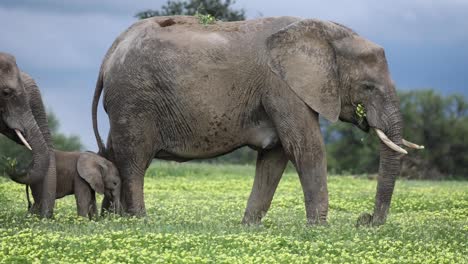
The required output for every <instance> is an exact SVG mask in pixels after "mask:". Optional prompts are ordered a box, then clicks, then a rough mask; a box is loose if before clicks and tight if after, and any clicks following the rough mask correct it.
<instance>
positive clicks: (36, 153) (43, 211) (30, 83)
mask: <svg viewBox="0 0 468 264" xmlns="http://www.w3.org/2000/svg"><path fill="white" fill-rule="evenodd" d="M0 116H1V117H0V133H2V134H3V135H5V136H7V137H8V138H10V139H11V140H13V141H15V142H17V143H18V144H22V145H25V146H27V147H28V148H29V149H31V150H32V158H33V160H32V164H31V166H30V170H29V172H28V174H27V176H26V177H25V181H27V183H28V184H36V185H38V195H37V197H35V198H36V199H37V200H36V205H35V206H34V207H33V208H32V209H31V212H33V213H36V214H39V215H40V216H41V217H51V216H52V215H53V209H54V204H55V184H56V173H55V155H54V152H53V150H52V149H53V145H52V139H51V135H50V131H49V127H48V122H47V116H46V113H45V110H44V105H43V103H42V98H41V94H40V92H39V88H38V87H37V85H36V83H35V82H34V80H33V79H32V78H31V77H30V76H29V75H28V74H26V73H24V72H21V71H20V70H19V69H18V66H17V65H16V60H15V58H14V57H13V56H12V55H10V54H7V53H3V52H0Z"/></svg>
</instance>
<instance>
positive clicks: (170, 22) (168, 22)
mask: <svg viewBox="0 0 468 264" xmlns="http://www.w3.org/2000/svg"><path fill="white" fill-rule="evenodd" d="M157 23H158V24H159V26H161V27H170V26H172V25H174V24H176V22H175V21H174V19H172V18H169V19H166V20H163V21H157Z"/></svg>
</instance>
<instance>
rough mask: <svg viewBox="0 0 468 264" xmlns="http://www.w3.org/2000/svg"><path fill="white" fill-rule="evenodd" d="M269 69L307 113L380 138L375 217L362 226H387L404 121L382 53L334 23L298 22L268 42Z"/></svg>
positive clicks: (363, 219) (364, 220) (363, 221)
mask: <svg viewBox="0 0 468 264" xmlns="http://www.w3.org/2000/svg"><path fill="white" fill-rule="evenodd" d="M267 50H268V56H269V65H270V68H271V70H272V71H273V72H274V73H275V74H276V75H277V76H280V77H281V79H282V80H283V81H284V82H285V83H287V84H288V86H289V87H290V88H291V89H292V90H293V91H294V92H295V93H296V95H297V96H298V97H300V98H301V99H302V100H303V102H305V103H306V104H307V105H308V106H309V107H310V108H311V109H313V110H314V111H316V112H317V113H319V114H320V115H322V116H324V117H325V118H327V119H328V120H330V121H332V122H335V121H337V120H338V119H340V120H342V121H345V122H349V123H352V124H355V125H356V126H358V127H359V128H360V129H362V130H364V131H366V132H368V131H369V130H370V128H372V130H375V131H376V132H377V136H379V138H380V139H381V142H382V144H381V150H380V165H379V166H380V167H379V178H378V186H377V193H376V197H375V207H374V213H373V215H369V214H364V215H362V216H361V217H360V219H359V221H360V223H361V224H372V225H380V224H383V223H385V220H386V217H387V214H388V210H389V207H390V202H391V198H392V194H393V189H394V186H395V179H396V177H397V176H398V175H399V173H400V167H401V164H400V158H401V156H402V154H406V153H407V152H406V150H404V149H403V148H401V145H403V144H405V145H407V146H409V147H414V148H422V147H420V146H417V145H415V144H413V143H410V142H407V141H405V140H404V139H402V128H403V120H402V116H401V113H400V106H399V101H398V97H397V92H396V89H395V85H394V83H393V81H392V79H391V77H390V73H389V69H388V65H387V61H386V58H385V53H384V50H383V48H381V47H380V46H378V45H376V44H374V43H372V42H370V41H368V40H366V39H364V38H362V37H360V36H359V35H357V34H356V33H355V32H353V31H352V30H351V29H349V28H346V27H344V26H342V25H339V24H336V23H333V22H324V21H318V20H313V19H304V20H300V21H297V22H295V23H293V24H290V25H289V26H287V27H285V28H283V29H281V30H280V31H278V32H276V33H274V34H273V35H271V36H270V37H269V38H268V39H267Z"/></svg>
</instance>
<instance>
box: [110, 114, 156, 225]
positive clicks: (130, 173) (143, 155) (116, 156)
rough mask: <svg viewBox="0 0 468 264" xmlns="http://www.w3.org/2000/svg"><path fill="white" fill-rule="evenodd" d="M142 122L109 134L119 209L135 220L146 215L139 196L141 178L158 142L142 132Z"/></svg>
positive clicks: (114, 127)
mask: <svg viewBox="0 0 468 264" xmlns="http://www.w3.org/2000/svg"><path fill="white" fill-rule="evenodd" d="M143 120H144V119H143ZM143 120H139V121H138V122H139V124H133V125H131V124H125V126H121V127H118V126H113V127H112V129H111V134H110V136H111V137H112V140H111V142H112V151H113V155H112V156H113V160H112V161H113V162H114V164H115V166H117V169H118V170H119V174H120V178H121V180H122V187H121V188H122V189H121V199H120V200H121V205H122V207H123V211H124V212H125V213H126V214H129V215H135V216H145V215H146V209H145V201H144V193H143V185H144V176H145V172H146V169H147V168H148V167H149V165H150V164H151V161H152V160H153V157H154V155H155V153H156V152H157V150H159V149H158V147H157V146H158V145H159V144H158V140H157V139H156V138H155V134H156V133H154V132H152V131H148V130H146V131H145V129H144V128H143V127H141V125H142V124H144V123H145V122H147V121H143ZM117 125H118V124H117ZM136 131H137V132H138V135H136Z"/></svg>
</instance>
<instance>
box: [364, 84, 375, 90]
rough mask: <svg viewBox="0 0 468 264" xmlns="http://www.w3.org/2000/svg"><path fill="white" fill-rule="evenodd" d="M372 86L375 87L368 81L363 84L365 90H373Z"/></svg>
mask: <svg viewBox="0 0 468 264" xmlns="http://www.w3.org/2000/svg"><path fill="white" fill-rule="evenodd" d="M374 88H375V86H374V85H372V84H370V83H365V84H364V90H366V91H372V90H374Z"/></svg>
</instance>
